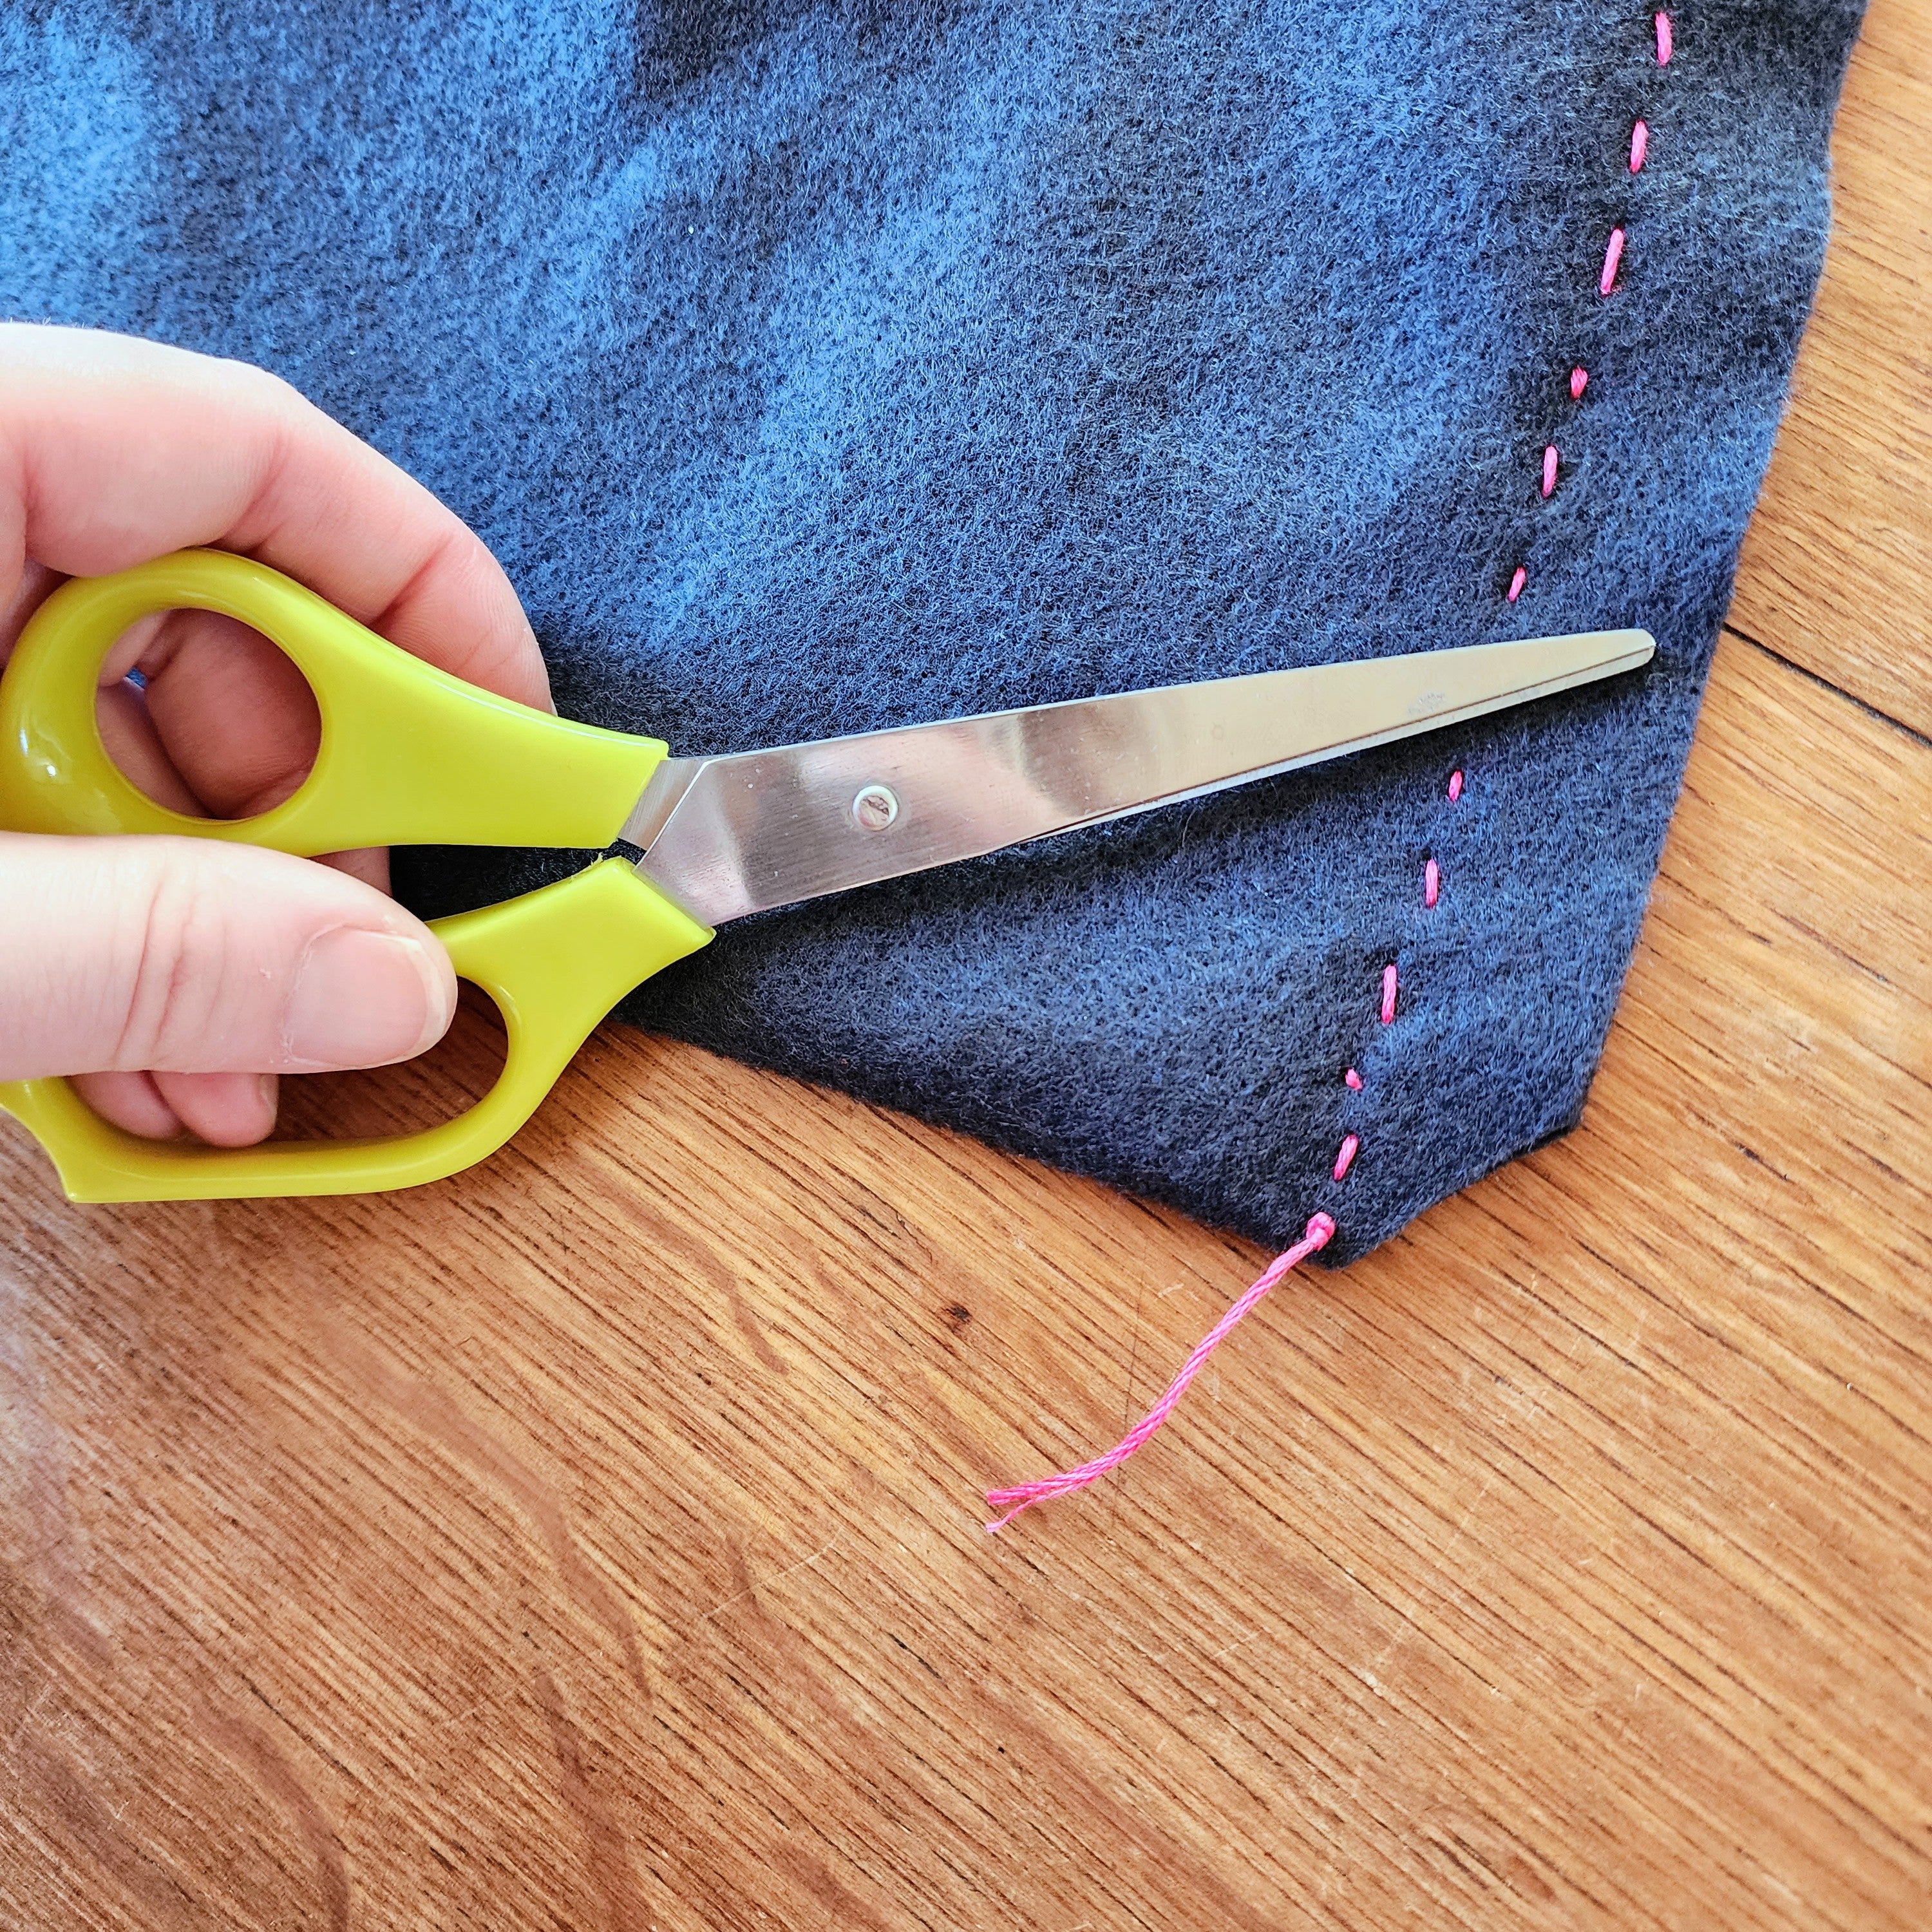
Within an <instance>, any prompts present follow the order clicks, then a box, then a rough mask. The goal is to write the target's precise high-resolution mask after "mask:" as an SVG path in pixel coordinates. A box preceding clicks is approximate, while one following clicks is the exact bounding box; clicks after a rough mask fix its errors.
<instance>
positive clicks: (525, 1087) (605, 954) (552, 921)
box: [0, 859, 711, 1201]
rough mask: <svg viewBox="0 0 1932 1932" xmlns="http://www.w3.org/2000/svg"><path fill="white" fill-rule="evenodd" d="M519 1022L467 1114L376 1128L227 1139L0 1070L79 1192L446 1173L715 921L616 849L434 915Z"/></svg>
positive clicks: (276, 1186) (145, 1197) (516, 1115)
mask: <svg viewBox="0 0 1932 1932" xmlns="http://www.w3.org/2000/svg"><path fill="white" fill-rule="evenodd" d="M430 930H431V932H434V934H436V935H437V937H438V938H440V939H441V940H442V941H443V944H444V945H446V947H449V956H450V958H451V959H452V961H453V962H455V967H456V970H457V971H458V974H460V975H461V977H463V978H464V979H466V980H471V981H472V982H473V983H475V984H476V985H477V986H481V988H482V989H483V990H484V992H486V993H487V994H488V995H490V998H492V999H493V1000H494V1001H496V1005H497V1007H498V1010H499V1011H500V1012H501V1013H502V1016H503V1019H504V1023H505V1026H506V1027H507V1028H508V1031H509V1036H510V1043H509V1052H508V1054H507V1055H505V1058H504V1061H503V1070H502V1073H501V1074H500V1075H499V1076H498V1078H497V1081H496V1085H495V1086H493V1088H490V1091H489V1092H488V1093H487V1094H485V1095H484V1097H483V1098H482V1099H481V1100H479V1101H478V1102H477V1103H476V1104H475V1106H473V1107H472V1108H471V1109H469V1112H467V1113H463V1114H459V1115H458V1116H457V1117H456V1118H455V1120H453V1121H445V1122H444V1123H443V1125H442V1126H440V1127H431V1128H428V1129H426V1130H425V1131H424V1132H422V1133H416V1134H398V1135H395V1136H390V1137H388V1138H386V1139H380V1140H342V1141H288V1142H269V1144H268V1145H266V1146H263V1147H252V1148H233V1149H229V1148H208V1147H202V1146H199V1145H193V1144H190V1143H187V1142H179V1141H148V1140H142V1139H139V1138H138V1137H137V1136H135V1135H133V1134H127V1133H122V1132H121V1130H120V1129H119V1128H118V1127H110V1126H109V1125H108V1124H107V1122H106V1121H104V1120H102V1119H101V1117H100V1115H98V1114H96V1113H95V1112H93V1110H92V1109H91V1108H89V1106H88V1105H87V1104H86V1102H85V1101H83V1100H82V1099H81V1097H80V1095H79V1094H77V1093H76V1092H75V1091H74V1089H73V1088H71V1086H70V1085H68V1082H66V1081H65V1080H16V1081H10V1082H7V1081H0V1109H4V1110H5V1112H7V1113H10V1114H11V1115H13V1116H14V1117H15V1118H17V1119H18V1120H19V1121H21V1122H22V1123H23V1125H25V1126H26V1127H27V1129H28V1130H29V1131H30V1132H31V1133H32V1134H33V1135H34V1137H35V1138H36V1139H37V1140H38V1141H39V1142H40V1145H42V1146H43V1147H44V1148H46V1151H47V1152H48V1154H49V1155H50V1156H51V1157H52V1160H53V1163H54V1166H55V1168H56V1169H58V1171H59V1173H60V1178H61V1183H62V1186H63V1187H65V1188H66V1190H67V1193H68V1199H70V1200H71V1201H223V1200H233V1199H239V1198H242V1197H248V1196H260V1195H290V1194H373V1193H380V1192H382V1191H383V1190H385V1189H387V1188H393V1187H417V1186H419V1185H420V1184H422V1182H424V1181H440V1180H442V1179H443V1178H444V1177H445V1176H446V1175H452V1174H455V1173H457V1172H459V1171H460V1169H463V1168H466V1167H468V1166H470V1165H471V1164H472V1163H474V1162H476V1161H479V1160H482V1159H483V1157H484V1156H485V1155H486V1154H493V1153H495V1152H496V1149H497V1148H499V1147H501V1146H502V1145H503V1143H504V1142H505V1141H506V1140H508V1139H509V1138H510V1136H511V1135H512V1134H514V1133H515V1132H516V1131H517V1129H518V1128H519V1127H521V1126H522V1125H523V1123H524V1122H525V1121H526V1120H528V1119H529V1117H530V1115H532V1113H533V1112H535V1110H536V1107H537V1104H538V1102H539V1101H541V1100H542V1099H543V1097H544V1095H545V1094H547V1093H548V1092H549V1091H550V1088H551V1086H552V1085H553V1083H554V1082H555V1081H556V1077H557V1076H558V1075H559V1073H562V1071H563V1070H564V1068H565V1067H566V1066H568V1064H569V1062H570V1058H571V1055H572V1054H574V1052H576V1051H577V1049H578V1048H579V1047H580V1046H582V1045H583V1043H584V1041H585V1040H586V1039H587V1038H588V1037H589V1033H590V1030H591V1028H592V1027H594V1026H595V1025H596V1024H597V1022H598V1021H599V1020H601V1019H602V1018H603V1017H604V1015H605V1014H606V1013H608V1012H609V1011H610V1009H611V1008H612V1007H613V1006H615V1005H616V1004H617V1002H618V1001H619V1000H621V999H622V998H623V997H624V995H625V994H626V993H628V992H629V991H630V990H631V988H632V987H633V986H637V984H638V983H640V981H642V980H646V979H648V978H649V977H650V976H651V974H653V973H655V972H658V971H660V970H661V968H664V967H666V966H668V965H670V963H671V962H672V961H673V960H675V959H683V958H684V957H685V955H686V954H687V953H695V952H696V951H697V949H698V948H699V947H700V946H703V944H706V941H709V938H711V934H710V932H709V930H708V929H706V928H705V927H703V926H700V925H699V924H698V923H697V921H696V920H695V919H692V918H691V916H689V915H688V913H685V912H683V911H682V910H680V909H679V907H676V906H675V905H673V904H672V903H671V901H670V900H669V899H667V898H665V897H664V895H663V894H662V893H661V892H659V891H658V889H657V888H656V887H655V886H653V885H652V884H651V883H649V881H648V880H646V879H643V878H642V877H640V876H639V875H638V874H637V870H636V868H634V867H633V866H632V865H630V864H629V863H628V862H627V861H626V860H625V859H602V860H600V861H599V862H598V863H597V864H595V865H592V866H591V867H590V868H589V870H588V871H582V872H578V873H576V874H574V875H573V876H572V877H569V878H568V879H564V880H560V881H559V883H557V884H556V885H553V886H544V887H543V888H542V889H541V890H540V891H537V892H526V893H524V894H523V895H522V897H521V898H514V899H506V900H505V901H504V902H503V903H502V904H501V905H493V906H485V907H484V908H483V910H481V911H480V912H465V913H457V914H456V915H455V916H454V917H453V918H450V919H438V920H437V921H436V922H434V924H433V925H432V926H431V927H430Z"/></svg>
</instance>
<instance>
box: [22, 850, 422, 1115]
mask: <svg viewBox="0 0 1932 1932" xmlns="http://www.w3.org/2000/svg"><path fill="white" fill-rule="evenodd" d="M0 904H4V905H5V907H6V909H7V916H6V917H5V921H4V922H0V1079H33V1078H34V1077H37V1076H40V1075H43V1074H52V1073H95V1072H99V1071H104V1070H110V1069H120V1070H155V1071H164V1072H182V1073H223V1072H234V1073H317V1072H320V1071H323V1070H326V1069H329V1068H334V1067H380V1066H382V1065H383V1064H386V1063H387V1062H389V1061H395V1060H407V1059H408V1058H410V1056H411V1055H414V1054H417V1053H420V1052H422V1051H423V1050H424V1049H425V1048H426V1047H428V1046H431V1045H433V1044H434V1043H435V1042H436V1041H437V1040H439V1039H440V1037H442V1035H443V1032H444V1031H445V1030H446V1028H448V1026H449V1022H450V1018H451V1016H452V1014H453V1013H455V1007H456V977H455V974H454V972H453V971H452V970H451V968H450V964H449V956H448V955H447V954H446V953H445V952H444V951H443V948H442V947H441V946H440V945H439V944H437V940H436V938H435V935H434V934H432V933H431V932H430V931H429V929H428V928H427V927H426V926H424V925H423V924H422V922H421V921H420V920H419V919H416V918H414V917H413V916H411V915H410V913H407V912H405V911H404V910H403V908H402V907H401V906H399V905H398V904H396V903H395V901H394V900H392V899H389V898H385V897H384V896H383V894H382V893H380V892H377V890H376V889H374V887H373V886H366V885H364V884H363V883H361V881H360V880H356V879H353V878H350V877H349V876H348V875H347V874H345V873H342V872H338V871H333V870H332V869H331V868H329V867H328V866H326V865H317V864H316V863H314V862H313V861H312V860H310V859H292V858H290V857H288V856H287V855H286V854H284V853H279V852H268V851H263V850H260V848H258V847H254V846H250V845H229V844H217V843H216V842H214V841H212V840H207V839H199V838H40V837H33V836H28V835H20V834H13V833H8V834H0Z"/></svg>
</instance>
